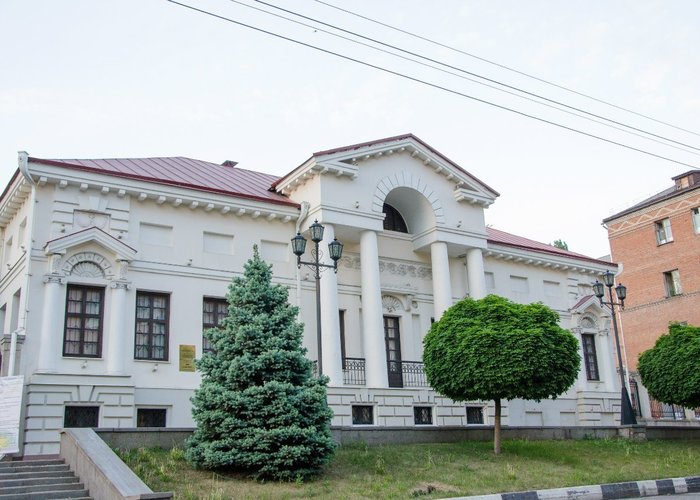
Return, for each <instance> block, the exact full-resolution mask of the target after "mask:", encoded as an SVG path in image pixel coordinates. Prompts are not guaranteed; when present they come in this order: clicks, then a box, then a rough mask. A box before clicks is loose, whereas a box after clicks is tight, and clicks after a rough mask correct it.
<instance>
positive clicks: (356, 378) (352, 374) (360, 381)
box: [343, 358, 367, 385]
mask: <svg viewBox="0 0 700 500" xmlns="http://www.w3.org/2000/svg"><path fill="white" fill-rule="evenodd" d="M343 383H344V384H347V385H365V384H366V383H367V382H366V380H365V358H343Z"/></svg>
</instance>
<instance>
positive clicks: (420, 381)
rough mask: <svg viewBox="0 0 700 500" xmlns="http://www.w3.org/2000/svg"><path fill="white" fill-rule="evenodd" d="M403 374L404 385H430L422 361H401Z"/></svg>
mask: <svg viewBox="0 0 700 500" xmlns="http://www.w3.org/2000/svg"><path fill="white" fill-rule="evenodd" d="M401 375H402V377H401V378H402V380H403V386H404V387H430V384H429V383H428V377H426V376H425V370H424V369H423V363H421V362H420V361H401Z"/></svg>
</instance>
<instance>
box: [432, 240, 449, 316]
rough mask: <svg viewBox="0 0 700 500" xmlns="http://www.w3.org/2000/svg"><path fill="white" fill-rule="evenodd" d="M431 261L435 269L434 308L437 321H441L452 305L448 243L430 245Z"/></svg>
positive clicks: (437, 242)
mask: <svg viewBox="0 0 700 500" xmlns="http://www.w3.org/2000/svg"><path fill="white" fill-rule="evenodd" d="M430 260H431V263H432V267H433V307H434V308H435V313H434V314H435V321H437V320H439V319H440V317H441V316H442V313H444V312H445V311H446V310H447V309H449V308H450V306H451V305H452V284H451V282H450V258H449V256H448V255H447V243H445V242H444V241H436V242H434V243H433V244H431V245H430Z"/></svg>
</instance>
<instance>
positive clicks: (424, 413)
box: [413, 406, 433, 425]
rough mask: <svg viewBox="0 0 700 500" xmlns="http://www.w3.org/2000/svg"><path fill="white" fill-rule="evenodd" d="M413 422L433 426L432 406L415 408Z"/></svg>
mask: <svg viewBox="0 0 700 500" xmlns="http://www.w3.org/2000/svg"><path fill="white" fill-rule="evenodd" d="M413 421H414V423H415V424H416V425H432V424H433V408H432V407H430V406H414V407H413Z"/></svg>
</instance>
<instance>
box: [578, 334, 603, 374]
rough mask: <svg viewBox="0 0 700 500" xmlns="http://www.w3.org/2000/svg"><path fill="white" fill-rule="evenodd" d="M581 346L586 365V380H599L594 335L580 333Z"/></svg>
mask: <svg viewBox="0 0 700 500" xmlns="http://www.w3.org/2000/svg"><path fill="white" fill-rule="evenodd" d="M581 344H582V346H583V362H584V364H585V365H586V378H587V379H588V380H600V375H599V374H598V355H597V354H596V350H595V335H593V334H591V333H584V334H583V335H581Z"/></svg>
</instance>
